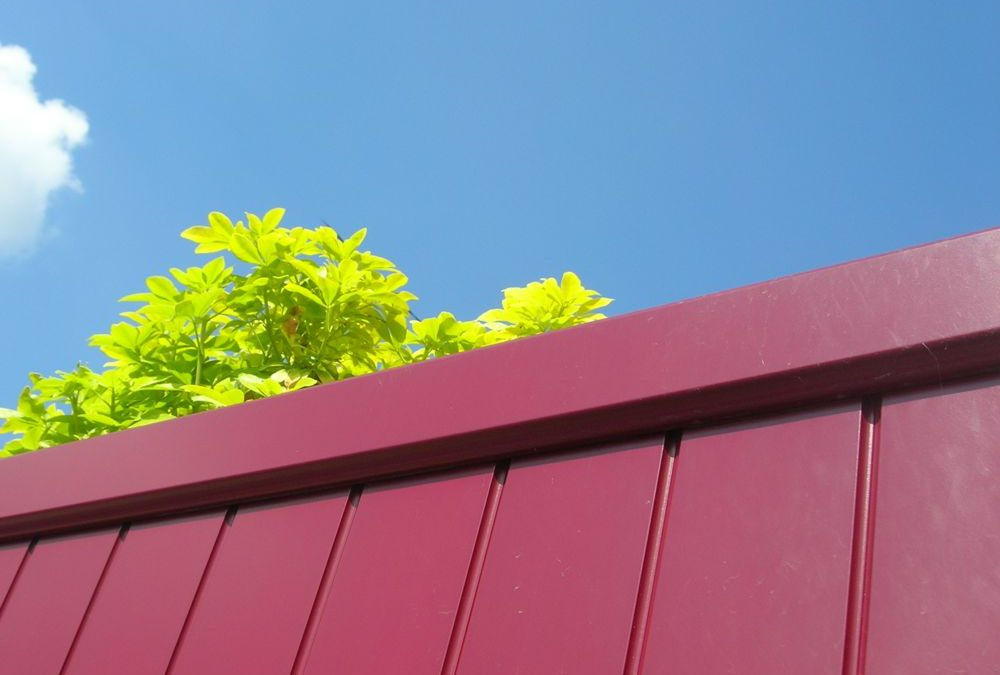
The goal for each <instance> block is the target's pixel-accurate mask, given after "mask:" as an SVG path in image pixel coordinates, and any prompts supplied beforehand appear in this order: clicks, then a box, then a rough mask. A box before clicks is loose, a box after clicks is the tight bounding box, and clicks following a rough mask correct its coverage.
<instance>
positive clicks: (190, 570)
mask: <svg viewBox="0 0 1000 675" xmlns="http://www.w3.org/2000/svg"><path fill="white" fill-rule="evenodd" d="M224 515H225V514H224V513H222V512H214V513H209V514H202V515H197V516H187V517H183V518H179V519H172V520H168V521H158V522H152V523H144V524H140V525H134V526H132V527H131V528H129V529H128V531H127V532H126V533H125V534H124V536H123V537H122V541H121V542H120V543H119V544H118V546H117V547H116V549H115V555H114V557H113V558H112V559H111V560H110V562H109V563H108V567H107V572H106V574H105V578H104V582H103V583H102V584H101V589H100V592H99V593H96V594H95V595H94V600H93V603H92V604H91V607H90V611H89V612H88V613H87V616H86V619H85V621H84V622H83V624H82V626H81V628H80V632H79V635H78V636H77V640H76V643H75V644H74V646H73V649H72V651H71V653H70V655H69V657H68V658H67V660H66V665H65V666H64V668H63V672H65V673H68V674H76V675H84V674H86V675H106V674H107V673H114V672H128V673H130V674H132V675H142V674H144V673H149V675H153V674H162V673H164V672H165V671H166V669H167V664H168V663H169V662H170V655H171V654H172V653H173V651H174V645H176V644H177V637H178V635H180V632H181V627H182V626H183V625H184V619H185V618H186V617H187V615H188V611H189V610H190V608H191V602H192V601H193V600H194V594H195V591H196V590H197V588H198V583H199V582H200V581H201V578H202V574H203V573H204V571H205V565H206V564H207V563H208V557H209V555H210V554H211V552H212V547H213V545H214V544H215V540H216V538H217V537H218V535H219V529H220V527H221V526H222V522H223V517H224Z"/></svg>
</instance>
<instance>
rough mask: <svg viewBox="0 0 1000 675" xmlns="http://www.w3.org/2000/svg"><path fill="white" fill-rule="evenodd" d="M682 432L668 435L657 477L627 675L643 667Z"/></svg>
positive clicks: (630, 642)
mask: <svg viewBox="0 0 1000 675" xmlns="http://www.w3.org/2000/svg"><path fill="white" fill-rule="evenodd" d="M680 446H681V432H679V431H677V432H671V433H669V434H667V436H666V439H665V441H664V445H663V458H662V459H661V460H660V473H659V475H658V476H657V480H656V492H655V493H654V496H653V513H652V515H651V517H650V521H649V534H648V535H647V537H646V551H645V554H644V556H643V563H642V573H641V574H640V576H639V590H638V595H637V598H636V603H635V615H634V616H633V619H632V631H631V633H630V634H629V642H628V651H626V653H625V671H624V672H625V675H638V673H639V672H641V670H642V661H643V654H644V652H645V649H646V635H647V628H648V626H649V617H650V616H651V614H652V611H653V596H654V594H655V591H656V577H657V570H658V568H659V561H660V556H661V555H662V551H663V542H664V534H665V531H666V525H667V517H668V515H669V512H670V496H671V494H672V493H673V490H672V489H671V488H672V486H673V482H674V474H675V473H676V466H677V456H678V454H679V453H680Z"/></svg>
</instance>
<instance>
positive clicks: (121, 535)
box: [59, 523, 130, 675]
mask: <svg viewBox="0 0 1000 675" xmlns="http://www.w3.org/2000/svg"><path fill="white" fill-rule="evenodd" d="M129 527H130V526H129V524H127V523H126V524H125V525H122V527H121V529H120V530H119V531H118V536H117V537H115V541H114V543H112V544H111V551H109V552H108V559H107V560H105V561H104V567H103V568H102V569H101V575H100V576H99V577H97V585H96V586H94V592H93V593H91V594H90V600H89V601H88V602H87V608H86V609H85V610H83V616H82V617H81V618H80V625H78V626H77V627H76V632H75V633H73V640H72V642H70V643H69V649H68V650H67V651H66V658H65V659H63V664H62V668H60V669H59V675H62V674H63V673H65V672H66V668H68V667H69V661H70V659H71V658H73V652H74V651H76V644H77V642H79V641H80V635H81V634H82V633H83V626H84V625H85V624H86V623H87V619H88V618H89V617H90V611H91V609H93V607H94V602H95V601H96V600H97V594H98V593H100V592H101V587H102V586H103V585H104V579H105V578H107V576H108V570H109V569H111V561H112V560H113V559H114V557H115V553H117V552H118V546H120V545H121V543H122V541H123V540H124V539H125V536H126V535H127V534H128V531H129Z"/></svg>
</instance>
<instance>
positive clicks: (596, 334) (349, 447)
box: [0, 230, 1000, 675]
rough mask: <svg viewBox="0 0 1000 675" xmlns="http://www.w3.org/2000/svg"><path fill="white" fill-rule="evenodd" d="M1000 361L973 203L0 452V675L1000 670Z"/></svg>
mask: <svg viewBox="0 0 1000 675" xmlns="http://www.w3.org/2000/svg"><path fill="white" fill-rule="evenodd" d="M998 369H1000V230H993V231H989V232H984V233H980V234H977V235H972V236H969V237H963V238H959V239H956V240H952V241H947V242H942V243H938V244H933V245H930V246H926V247H921V248H917V249H911V250H909V251H903V252H900V253H895V254H890V255H887V256H881V257H878V258H873V259H869V260H863V261H858V262H856V263H850V264H847V265H842V266H839V267H835V268H831V269H826V270H819V271H816V272H810V273H807V274H803V275H798V276H795V277H789V278H786V279H780V280H778V281H774V282H769V283H766V284H759V285H756V286H751V287H748V288H744V289H738V290H735V291H729V292H726V293H720V294H716V295H713V296H708V297H705V298H699V299H696V300H692V301H687V302H682V303H676V304H674V305H670V306H668V307H663V308H657V309H653V310H648V311H645V312H639V313H637V314H633V315H629V316H625V317H619V318H617V319H612V320H608V321H604V322H598V323H595V324H591V325H588V326H583V327H579V328H577V329H571V330H567V331H564V332H557V333H554V334H551V335H546V336H541V337H538V338H534V339H526V340H523V341H517V342H514V343H511V344H506V345H500V346H497V347H495V348H489V349H484V350H479V351H477V352H474V353H469V354H462V355H458V356H456V357H448V358H443V359H437V360H434V361H433V362H427V363H423V364H418V365H417V366H414V367H409V368H403V369H398V370H393V371H388V372H384V373H379V374H376V375H373V376H369V377H363V378H357V379H355V380H349V381H345V382H339V383H335V384H332V385H329V386H322V387H317V388H315V389H312V390H309V391H303V392H299V393H295V394H289V395H285V396H280V397H277V398H274V399H268V400H265V401H257V402H252V403H250V404H247V405H245V406H237V407H235V408H232V409H227V410H221V411H217V412H213V413H205V414H199V415H194V416H191V417H188V418H185V419H182V420H177V421H175V422H170V423H164V424H157V425H151V426H148V427H144V428H142V429H137V430H134V431H128V432H123V433H119V434H113V435H110V436H107V437H102V438H98V439H92V440H89V441H85V442H82V443H79V444H73V445H70V446H66V447H63V448H56V449H52V450H46V451H43V452H38V453H31V454H28V455H23V456H19V457H15V458H12V459H8V460H3V461H2V462H0V465H2V466H0V673H4V674H5V673H8V672H10V673H17V674H18V675H20V674H21V673H32V674H35V673H38V674H40V675H46V674H48V673H51V674H52V675H57V674H60V673H104V672H130V673H132V672H134V673H144V672H149V673H153V672H156V673H163V672H167V673H174V674H177V673H185V674H186V673H193V674H198V675H200V674H202V673H228V672H234V673H236V672H238V673H251V674H252V673H292V675H301V674H302V673H320V672H345V673H347V672H349V673H383V672H406V673H438V672H440V673H442V675H454V674H455V673H476V674H478V673H562V672H565V673H583V674H587V673H602V674H603V673H624V674H625V675H639V674H640V673H646V674H658V673H663V672H684V673H713V674H714V673H726V672H734V673H746V674H748V675H757V674H761V675H763V674H764V673H766V674H768V675H771V674H772V673H785V672H788V673H790V672H795V673H834V672H840V673H842V675H864V674H866V673H867V674H869V675H880V674H882V673H902V672H905V673H932V672H970V673H980V672H984V673H985V672H995V671H996V664H998V663H1000V639H998V638H997V637H996V636H997V635H998V634H1000V632H998V631H997V627H998V626H1000V571H998V570H1000V567H998V566H997V564H996V560H998V559H1000V535H998V532H1000V492H998V490H1000V488H998V487H997V486H998V485H1000V483H998V482H997V481H996V480H995V479H996V476H997V474H998V473H1000V380H998V379H997V377H998V376H997V373H998ZM990 378H992V379H990ZM946 383H947V384H946ZM918 385H919V386H920V387H924V388H923V389H916V388H915V387H917V386H918ZM883 401H884V403H883ZM735 417H739V419H740V420H741V421H740V422H739V423H738V424H734V423H733V419H734V418H735ZM382 420H392V422H391V423H385V422H382ZM192 514H196V515H192ZM151 516H156V518H155V519H152V518H151Z"/></svg>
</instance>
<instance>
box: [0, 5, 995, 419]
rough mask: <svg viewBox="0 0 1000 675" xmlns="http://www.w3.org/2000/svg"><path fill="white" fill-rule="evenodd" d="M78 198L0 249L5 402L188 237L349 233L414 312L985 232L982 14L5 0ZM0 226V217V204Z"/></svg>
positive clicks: (667, 287) (990, 108)
mask: <svg viewBox="0 0 1000 675" xmlns="http://www.w3.org/2000/svg"><path fill="white" fill-rule="evenodd" d="M0 42H3V43H5V44H19V45H22V46H24V47H25V48H27V49H28V50H29V51H30V52H31V54H32V56H33V58H34V60H35V62H36V64H37V65H38V68H39V74H38V77H37V79H36V86H37V88H38V89H39V91H40V93H41V95H42V97H43V98H51V97H59V98H63V99H65V100H66V101H67V102H69V103H71V104H73V105H75V106H77V107H79V108H81V109H83V110H84V111H85V112H86V113H87V115H88V117H89V120H90V124H91V133H90V139H91V141H90V143H89V145H88V146H87V147H85V148H83V149H81V150H79V151H78V152H77V153H76V166H77V174H78V176H79V177H80V179H81V181H82V182H83V184H84V187H85V193H84V194H74V193H72V192H65V193H62V194H60V195H59V196H58V197H57V198H56V199H55V201H54V202H53V205H52V208H51V209H50V212H49V223H50V224H51V225H52V226H53V227H55V228H57V229H58V230H59V235H58V236H57V237H55V238H53V239H51V240H49V241H47V242H45V243H44V244H43V245H42V247H41V249H40V250H39V251H38V253H36V254H35V255H34V256H33V257H31V258H29V259H27V260H23V261H20V262H17V263H3V264H0V284H2V289H3V293H2V296H0V298H2V300H0V302H2V304H3V311H2V312H0V317H2V318H0V322H2V324H0V328H2V335H3V349H0V399H2V400H0V405H9V404H10V403H12V402H13V399H14V398H15V396H16V393H17V391H18V390H19V389H20V387H21V386H23V383H24V379H25V374H26V373H27V372H28V371H29V370H40V371H51V370H54V369H57V368H70V367H72V366H73V365H74V364H75V362H76V361H77V360H78V359H89V360H90V362H91V363H92V365H99V364H100V363H101V362H102V360H103V359H102V358H101V357H100V356H95V354H94V352H92V351H91V350H89V349H88V348H86V347H85V343H86V340H87V337H88V336H89V335H90V334H92V333H94V332H98V331H100V330H103V329H105V328H106V326H107V325H108V324H109V323H111V322H112V321H113V320H115V318H116V315H117V312H118V311H120V309H121V307H120V306H119V305H117V304H116V302H115V300H116V299H117V298H118V297H120V296H121V295H124V294H126V293H129V292H133V291H135V290H138V289H139V288H141V286H142V280H143V278H144V277H145V276H147V275H150V274H155V273H161V272H162V271H164V270H165V269H166V268H167V267H168V266H171V265H178V264H179V265H185V264H191V263H193V262H194V261H195V256H194V255H193V254H192V253H191V246H190V245H189V244H188V242H185V241H183V240H181V239H179V238H178V236H177V233H178V232H179V231H180V230H181V229H182V228H184V227H186V226H189V225H193V224H198V223H201V222H203V221H204V218H205V214H206V213H207V212H208V211H210V210H214V209H218V210H223V211H226V212H228V213H231V214H236V213H238V212H240V211H243V210H251V211H257V212H263V211H265V210H266V209H268V208H270V207H272V206H275V205H282V206H285V207H287V208H288V220H287V222H290V223H293V224H303V225H315V224H318V223H319V222H320V221H321V220H326V221H328V222H329V223H330V224H331V225H333V226H335V227H337V228H339V229H343V230H353V229H354V228H356V227H359V226H361V225H366V226H368V227H369V228H370V233H371V234H370V240H369V243H370V246H371V248H372V249H373V250H375V251H376V252H378V253H380V254H382V255H385V256H387V257H389V258H391V259H393V260H395V261H396V262H397V263H398V264H399V265H400V267H401V268H402V269H403V270H404V271H405V272H407V273H408V274H409V275H410V277H411V279H412V289H413V290H414V291H415V292H416V293H417V294H419V295H420V296H421V298H422V300H421V302H420V303H419V305H418V306H417V307H416V309H417V312H418V313H420V314H422V315H428V314H432V313H435V312H437V311H439V310H441V309H450V310H454V311H456V312H457V313H458V314H459V315H460V316H463V317H473V316H475V315H476V314H478V313H479V312H480V311H482V310H483V309H485V308H487V307H490V306H493V305H494V304H496V302H497V300H498V297H499V291H500V289H501V288H503V287H505V286H509V285H520V284H523V283H525V282H527V281H530V280H532V279H535V278H538V277H541V276H551V275H558V274H560V273H561V272H562V271H563V270H566V269H573V270H575V271H577V272H578V273H579V274H580V275H581V277H582V278H583V280H584V282H585V283H586V284H587V285H589V286H592V287H594V288H596V289H598V290H600V291H602V292H603V293H605V294H607V295H610V296H612V297H614V298H616V299H617V302H616V303H615V304H614V305H613V306H612V307H613V309H614V310H615V312H616V313H621V312H625V311H629V310H633V309H638V308H643V307H648V306H652V305H657V304H661V303H666V302H670V301H673V300H677V299H681V298H685V297H690V296H694V295H699V294H703V293H707V292H711V291H716V290H721V289H725V288H728V287H732V286H736V285H741V284H747V283H750V282H754V281H760V280H764V279H768V278H772V277H775V276H780V275H785V274H789V273H793V272H799V271H802V270H806V269H810V268H814V267H817V266H822V265H829V264H833V263H837V262H841V261H846V260H850V259H853V258H857V257H861V256H866V255H870V254H875V253H880V252H884V251H888V250H892V249H895V248H899V247H902V246H907V245H913V244H918V243H923V242H925V241H929V240H933V239H938V238H942V237H947V236H951V235H956V234H960V233H965V232H969V231H973V230H977V229H982V228H986V227H989V226H992V225H996V224H998V223H1000V190H998V187H1000V2H996V0H992V1H989V2H971V1H968V2H960V3H942V2H915V1H908V2H896V3H870V2H869V3H847V2H840V3H804V2H798V1H796V2H784V3H778V2H752V3H751V2H746V3H724V2H708V3H693V2H689V3H668V2H657V3H649V4H633V3H622V2H607V3H604V4H599V5H598V4H590V3H588V4H584V3H568V2H561V3H548V2H539V1H537V0H535V1H532V2H510V1H505V2H502V3H500V2H491V3H483V2H478V3H474V2H461V3H413V2H400V3H378V4H377V6H376V3H359V2H352V3H315V4H291V3H280V4H278V3H274V4H265V3H261V2H245V3H214V2H213V3H209V2H169V3H155V7H154V6H153V3H125V2H114V3H110V2H96V1H94V0H89V1H88V2H66V3H47V2H39V1H38V0H31V1H22V0H5V1H4V2H3V3H2V4H0ZM0 217H2V214H0Z"/></svg>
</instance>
